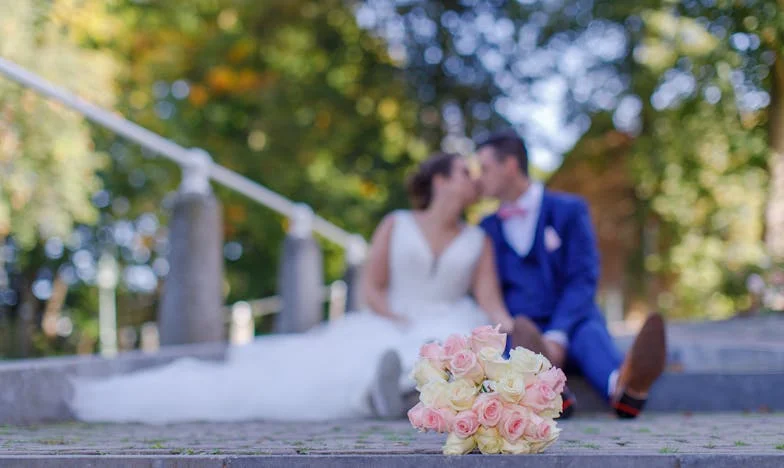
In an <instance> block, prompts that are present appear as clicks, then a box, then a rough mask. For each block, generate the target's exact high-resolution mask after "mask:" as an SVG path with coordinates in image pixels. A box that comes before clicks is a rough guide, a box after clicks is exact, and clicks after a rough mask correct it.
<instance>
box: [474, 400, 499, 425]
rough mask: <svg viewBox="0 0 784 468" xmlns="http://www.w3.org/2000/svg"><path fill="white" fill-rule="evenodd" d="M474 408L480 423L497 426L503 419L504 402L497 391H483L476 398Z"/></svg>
mask: <svg viewBox="0 0 784 468" xmlns="http://www.w3.org/2000/svg"><path fill="white" fill-rule="evenodd" d="M473 410H474V412H476V415H477V418H478V420H479V423H480V424H482V425H483V426H486V427H495V426H496V425H497V424H498V423H499V422H500V421H501V415H502V414H503V411H504V404H503V403H502V402H501V399H500V398H498V395H497V394H496V393H482V394H480V395H479V396H478V397H476V400H474V406H473Z"/></svg>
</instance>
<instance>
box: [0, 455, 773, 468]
mask: <svg viewBox="0 0 784 468" xmlns="http://www.w3.org/2000/svg"><path fill="white" fill-rule="evenodd" d="M490 465H492V466H493V467H498V468H506V467H509V468H519V467H520V466H525V467H526V468H540V467H541V468H551V467H554V466H563V467H571V466H574V467H581V468H628V467H630V466H644V467H650V468H687V467H688V468H725V467H726V468H730V467H738V468H745V467H754V468H781V466H783V465H784V455H746V454H731V453H728V454H722V455H711V454H634V455H624V456H618V455H593V454H591V455H549V454H540V455H517V456H511V455H500V456H499V455H475V454H472V455H467V456H463V457H446V456H443V455H421V454H412V455H386V454H373V455H278V456H275V455H270V456H236V457H214V456H188V455H179V456H122V457H111V456H105V455H102V456H66V455H63V456H19V457H3V456H0V466H2V467H3V468H83V467H86V466H89V467H91V468H104V467H105V468H117V467H122V468H150V467H154V468H253V467H280V466H285V467H287V468H299V467H302V468H310V467H312V466H322V467H334V468H344V467H345V468H351V467H356V468H367V467H375V468H385V467H400V468H407V467H411V468H420V467H422V466H450V467H455V468H477V467H485V466H490Z"/></svg>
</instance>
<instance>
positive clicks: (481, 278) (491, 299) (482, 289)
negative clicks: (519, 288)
mask: <svg viewBox="0 0 784 468" xmlns="http://www.w3.org/2000/svg"><path fill="white" fill-rule="evenodd" d="M473 292H474V298H476V302H477V304H479V307H480V308H482V310H484V311H485V312H486V313H487V315H488V316H490V320H491V322H492V323H493V324H494V325H495V324H500V325H501V331H503V332H507V333H509V332H511V331H512V329H513V328H514V320H513V319H512V317H511V316H510V315H509V311H508V310H507V309H506V305H505V304H504V299H503V297H502V296H501V287H500V285H499V282H498V273H497V272H496V266H495V253H494V252H493V244H492V242H490V239H489V238H487V237H485V240H484V247H483V248H482V255H481V257H479V264H478V265H477V268H476V271H475V272H474V284H473Z"/></svg>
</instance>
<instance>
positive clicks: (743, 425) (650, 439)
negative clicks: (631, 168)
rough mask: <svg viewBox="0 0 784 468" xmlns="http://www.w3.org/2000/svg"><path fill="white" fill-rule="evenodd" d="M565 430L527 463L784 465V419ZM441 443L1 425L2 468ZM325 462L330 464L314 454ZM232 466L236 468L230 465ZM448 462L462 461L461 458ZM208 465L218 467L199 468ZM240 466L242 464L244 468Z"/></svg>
mask: <svg viewBox="0 0 784 468" xmlns="http://www.w3.org/2000/svg"><path fill="white" fill-rule="evenodd" d="M560 426H561V427H562V428H563V432H562V433H561V437H560V439H559V441H558V442H557V443H556V444H555V445H554V446H552V447H551V448H550V449H549V450H547V452H546V453H545V455H538V456H536V457H539V458H533V457H530V458H529V460H534V459H536V460H539V461H541V462H545V461H546V460H548V459H549V460H550V461H552V462H555V461H556V460H560V461H559V462H558V463H556V464H562V463H565V464H566V465H569V464H572V463H575V462H577V461H581V462H580V463H578V464H577V465H575V466H605V467H606V466H628V465H625V464H620V465H619V464H617V463H616V464H615V465H613V463H610V464H609V465H608V460H615V461H616V462H618V461H622V460H624V459H626V460H627V461H628V462H630V463H631V462H632V460H637V462H639V461H641V460H646V461H645V462H644V463H645V465H646V466H648V464H649V462H650V463H653V464H654V465H657V466H659V465H660V464H659V463H658V462H664V461H668V462H669V461H672V462H673V463H674V464H664V465H661V466H685V465H684V462H685V461H688V460H689V456H690V455H697V456H698V458H696V459H699V460H706V458H705V457H709V458H708V459H707V460H713V462H711V463H709V464H708V465H706V466H711V465H713V466H742V465H745V464H747V463H752V462H753V463H755V465H756V466H784V413H770V414H761V413H745V414H743V413H740V414H739V413H736V414H726V413H724V414H645V415H643V416H642V417H641V418H640V419H638V420H634V421H620V420H617V419H615V418H613V417H610V416H609V415H608V416H604V415H601V416H599V415H591V416H583V417H576V418H574V419H572V420H569V421H564V422H561V423H560ZM443 440H444V436H443V435H440V434H420V433H417V432H416V431H414V430H413V429H412V428H411V427H410V426H409V425H408V423H407V422H406V421H394V422H379V421H343V422H334V423H320V424H307V423H272V422H245V423H225V424H216V423H194V424H177V425H169V426H149V425H138V424H83V423H63V424H53V425H42V426H33V427H14V426H0V466H80V465H83V464H84V463H88V462H89V463H88V464H90V465H92V466H98V465H100V461H101V460H104V461H106V462H109V461H110V460H113V462H112V463H107V464H105V466H118V465H117V463H119V461H125V462H130V461H135V462H143V463H140V464H130V465H127V466H168V465H169V463H165V462H166V461H167V460H169V461H177V463H174V464H173V465H171V466H227V465H232V466H252V465H253V466H261V465H265V464H267V463H268V462H272V461H274V460H277V461H282V460H284V459H285V460H287V461H286V464H290V463H292V462H294V465H299V463H296V461H297V460H299V461H301V462H304V461H306V460H310V461H311V462H315V461H316V460H330V459H331V460H332V462H335V463H337V462H338V461H339V460H344V459H340V458H334V457H336V456H337V457H340V456H349V457H357V456H361V457H359V458H357V461H359V460H360V459H373V460H376V461H377V462H378V461H380V460H383V459H386V460H388V461H389V463H381V465H384V466H394V465H398V464H399V463H398V462H403V461H405V460H408V458H407V457H408V456H411V455H419V456H427V458H429V459H430V460H431V461H435V460H446V458H442V457H439V456H438V455H439V454H440V452H441V444H442V442H443ZM318 455H322V456H325V455H326V456H328V457H326V458H318V457H314V456H318ZM390 455H394V456H395V457H392V458H390V457H389V456H390ZM85 457H87V458H85ZM280 457H284V458H280ZM330 457H333V458H330ZM548 457H549V458H548ZM608 457H609V458H608ZM640 457H643V458H640ZM415 458H417V457H415ZM463 458H468V459H472V460H474V461H475V462H472V463H471V464H470V465H466V466H475V465H476V463H477V462H479V460H487V458H486V457H481V456H470V457H463ZM497 458H498V457H496V461H500V460H497ZM69 460H70V461H71V462H74V463H71V464H69V463H68V461H69ZM188 460H191V461H192V462H193V463H191V462H189V461H188ZM230 460H234V463H233V464H232V463H228V461H230ZM254 460H255V462H254V463H251V461H254ZM345 460H351V458H346V459H345ZM345 460H344V461H345ZM449 460H450V463H452V461H455V462H458V461H457V460H455V458H454V457H450V459H449ZM570 460H571V461H570ZM42 461H49V462H52V463H43V464H42ZM153 461H156V463H153ZM210 461H212V462H215V465H210V464H200V463H196V462H205V463H206V462H210ZM239 461H243V463H240V464H239V465H238V464H237V463H238V462H239ZM410 461H412V462H413V461H414V459H413V458H412V459H410ZM589 461H592V462H591V463H588V462H589ZM657 461H658V462H657ZM733 462H737V464H734V463H733ZM183 463H185V465H183ZM417 463H419V462H417ZM463 463H464V461H459V464H461V465H462V464H463ZM494 463H495V462H494ZM635 463H636V462H635ZM717 463H718V464H717ZM728 463H729V464H728ZM346 464H347V463H343V462H340V463H337V464H336V465H335V466H341V465H346ZM372 464H373V463H371V465H372ZM481 464H482V463H480V465H481ZM306 465H307V464H306ZM412 466H413V465H412ZM542 466H546V465H542Z"/></svg>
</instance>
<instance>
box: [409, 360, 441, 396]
mask: <svg viewBox="0 0 784 468" xmlns="http://www.w3.org/2000/svg"><path fill="white" fill-rule="evenodd" d="M411 377H412V378H413V379H414V380H415V381H416V383H417V389H418V390H421V389H422V386H424V385H425V384H427V383H428V382H431V381H437V382H446V379H447V378H449V374H447V373H446V371H445V370H443V369H439V368H437V367H435V366H434V365H433V364H432V363H431V362H430V361H429V360H427V359H420V360H419V361H417V363H416V365H415V366H414V370H413V371H412V372H411Z"/></svg>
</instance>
